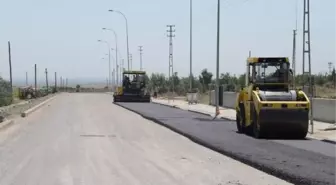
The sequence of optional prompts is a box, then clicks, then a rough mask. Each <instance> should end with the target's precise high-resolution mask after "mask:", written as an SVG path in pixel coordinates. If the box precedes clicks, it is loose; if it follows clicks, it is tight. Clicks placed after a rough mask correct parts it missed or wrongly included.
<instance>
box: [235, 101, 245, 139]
mask: <svg viewBox="0 0 336 185" xmlns="http://www.w3.org/2000/svg"><path fill="white" fill-rule="evenodd" d="M239 109H240V111H239V112H237V113H236V125H237V129H238V132H239V133H244V132H245V129H244V128H245V108H244V104H243V103H239Z"/></svg>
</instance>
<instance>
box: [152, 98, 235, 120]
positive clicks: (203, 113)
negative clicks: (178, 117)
mask: <svg viewBox="0 0 336 185" xmlns="http://www.w3.org/2000/svg"><path fill="white" fill-rule="evenodd" d="M152 103H155V104H158V105H163V106H167V107H173V108H177V109H181V108H180V107H178V106H176V105H167V104H164V103H158V102H152ZM181 110H185V109H181ZM187 111H189V112H193V113H197V114H202V115H205V116H210V117H212V115H211V114H210V113H205V112H201V111H197V110H192V109H187ZM218 118H219V119H223V120H228V121H236V120H235V119H232V118H226V117H223V116H220V117H218Z"/></svg>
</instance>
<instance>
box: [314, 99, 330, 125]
mask: <svg viewBox="0 0 336 185" xmlns="http://www.w3.org/2000/svg"><path fill="white" fill-rule="evenodd" d="M335 105H336V100H335V99H324V98H314V99H313V115H314V119H315V120H317V121H323V122H327V123H335V122H336V118H335V107H336V106H335Z"/></svg>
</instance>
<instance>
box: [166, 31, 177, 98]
mask: <svg viewBox="0 0 336 185" xmlns="http://www.w3.org/2000/svg"><path fill="white" fill-rule="evenodd" d="M167 27H168V28H169V29H168V30H167V32H168V37H169V73H168V79H169V80H170V79H171V76H172V77H173V78H172V80H171V82H172V90H173V94H174V63H173V37H175V35H173V33H174V32H175V30H173V27H175V25H167ZM169 91H170V88H168V92H169ZM168 100H169V97H168Z"/></svg>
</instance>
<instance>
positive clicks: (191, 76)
mask: <svg viewBox="0 0 336 185" xmlns="http://www.w3.org/2000/svg"><path fill="white" fill-rule="evenodd" d="M189 78H190V79H189V80H190V82H189V83H190V87H189V88H190V91H191V89H192V82H193V79H192V78H193V75H192V0H190V77H189Z"/></svg>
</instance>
